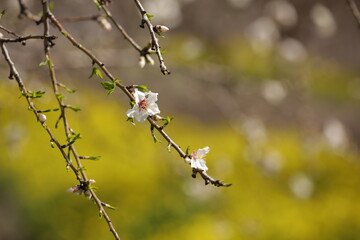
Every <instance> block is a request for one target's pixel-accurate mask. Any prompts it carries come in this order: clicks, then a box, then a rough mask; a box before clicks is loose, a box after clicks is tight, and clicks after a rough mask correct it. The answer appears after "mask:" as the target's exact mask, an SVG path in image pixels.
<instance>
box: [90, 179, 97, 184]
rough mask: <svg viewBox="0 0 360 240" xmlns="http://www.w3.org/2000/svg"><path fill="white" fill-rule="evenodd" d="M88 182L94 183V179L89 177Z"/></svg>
mask: <svg viewBox="0 0 360 240" xmlns="http://www.w3.org/2000/svg"><path fill="white" fill-rule="evenodd" d="M88 182H89V183H90V184H94V183H96V181H95V180H94V179H89V180H88Z"/></svg>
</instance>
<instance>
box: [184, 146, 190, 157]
mask: <svg viewBox="0 0 360 240" xmlns="http://www.w3.org/2000/svg"><path fill="white" fill-rule="evenodd" d="M189 152H190V146H188V147H187V148H186V150H185V154H186V155H189Z"/></svg>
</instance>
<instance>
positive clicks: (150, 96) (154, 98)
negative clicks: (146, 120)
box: [147, 92, 158, 103]
mask: <svg viewBox="0 0 360 240" xmlns="http://www.w3.org/2000/svg"><path fill="white" fill-rule="evenodd" d="M157 95H158V93H153V92H149V93H148V95H147V102H149V103H151V102H154V103H155V102H156V101H157V100H158V97H157Z"/></svg>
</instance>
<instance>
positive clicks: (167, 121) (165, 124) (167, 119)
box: [161, 116, 174, 127]
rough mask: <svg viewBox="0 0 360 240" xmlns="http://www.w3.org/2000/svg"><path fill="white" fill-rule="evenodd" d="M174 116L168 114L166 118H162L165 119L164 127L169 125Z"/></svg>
mask: <svg viewBox="0 0 360 240" xmlns="http://www.w3.org/2000/svg"><path fill="white" fill-rule="evenodd" d="M173 119H174V118H173V117H169V116H167V117H166V118H162V119H161V120H163V121H164V125H163V127H165V126H167V125H168V124H169V123H170V122H171V121H172V120H173Z"/></svg>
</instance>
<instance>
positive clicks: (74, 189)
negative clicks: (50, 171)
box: [66, 185, 84, 195]
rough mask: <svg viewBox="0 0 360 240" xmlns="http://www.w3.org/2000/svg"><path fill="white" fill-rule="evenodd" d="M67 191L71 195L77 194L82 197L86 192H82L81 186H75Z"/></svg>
mask: <svg viewBox="0 0 360 240" xmlns="http://www.w3.org/2000/svg"><path fill="white" fill-rule="evenodd" d="M66 191H67V192H69V193H75V194H77V195H80V194H81V193H83V191H84V190H82V189H81V187H80V186H79V185H75V186H72V187H71V188H69V189H67V190H66Z"/></svg>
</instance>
